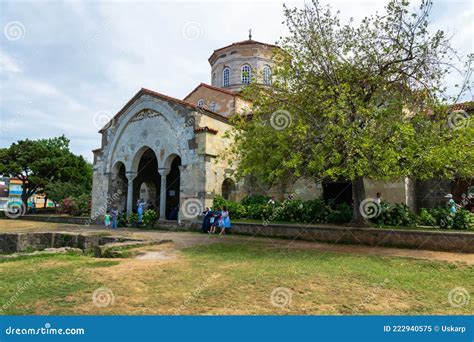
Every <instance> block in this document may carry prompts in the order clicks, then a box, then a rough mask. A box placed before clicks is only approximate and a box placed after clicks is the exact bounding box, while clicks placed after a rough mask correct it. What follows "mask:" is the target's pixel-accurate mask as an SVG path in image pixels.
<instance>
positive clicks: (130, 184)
mask: <svg viewBox="0 0 474 342" xmlns="http://www.w3.org/2000/svg"><path fill="white" fill-rule="evenodd" d="M137 174H138V173H137V172H133V171H127V172H125V176H126V177H127V179H128V189H127V215H129V214H130V213H131V212H132V207H133V180H134V179H135V177H137Z"/></svg>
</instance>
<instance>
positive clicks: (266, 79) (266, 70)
mask: <svg viewBox="0 0 474 342" xmlns="http://www.w3.org/2000/svg"><path fill="white" fill-rule="evenodd" d="M263 84H265V85H272V69H271V68H270V67H269V66H268V65H265V66H264V67H263Z"/></svg>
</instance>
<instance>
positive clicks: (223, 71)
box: [209, 36, 278, 92]
mask: <svg viewBox="0 0 474 342" xmlns="http://www.w3.org/2000/svg"><path fill="white" fill-rule="evenodd" d="M249 38H251V36H250V37H249ZM275 48H278V47H277V46H276V45H272V44H267V43H262V42H258V41H255V40H252V39H248V40H244V41H241V42H236V43H233V44H230V45H227V46H224V47H222V48H220V49H217V50H214V52H213V53H212V55H211V56H210V57H209V64H210V65H211V84H212V85H213V86H214V87H219V88H223V89H226V90H230V91H234V92H239V91H240V90H241V89H242V87H243V86H245V85H246V84H248V83H250V82H251V81H254V80H257V81H258V82H260V83H264V84H268V85H270V84H271V75H272V68H273V67H274V64H275V63H274V62H273V60H272V56H273V53H274V49H275Z"/></svg>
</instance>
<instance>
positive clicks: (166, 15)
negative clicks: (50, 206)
mask: <svg viewBox="0 0 474 342" xmlns="http://www.w3.org/2000/svg"><path fill="white" fill-rule="evenodd" d="M434 2H435V3H434V6H433V12H432V19H431V25H432V28H434V29H442V30H445V31H447V32H448V34H449V35H452V39H451V42H452V46H453V47H454V48H456V49H458V50H459V51H460V52H461V53H463V54H467V53H472V52H473V51H474V49H473V47H474V24H472V23H474V1H472V0H462V1H448V0H435V1H434ZM285 3H286V4H287V6H289V7H300V6H302V5H303V4H304V2H303V1H296V2H295V1H293V2H285ZM323 3H327V2H324V1H323ZM330 4H331V6H332V7H333V8H334V9H335V10H340V11H341V17H342V19H345V20H348V19H349V18H350V17H353V18H354V19H355V20H356V21H357V20H360V19H361V18H363V17H364V16H366V15H370V14H372V13H375V11H379V12H380V11H383V6H384V4H385V1H380V0H373V1H369V0H364V1H357V0H354V1H348V0H346V1H334V0H333V1H330ZM283 19H284V18H283V2H281V1H270V0H268V1H250V0H248V1H245V0H244V1H219V0H215V1H211V2H202V1H172V2H164V1H5V0H0V29H1V31H0V147H8V146H10V145H11V144H12V143H13V142H15V141H17V140H19V139H26V138H29V139H38V138H49V137H54V136H60V135H62V134H64V135H66V137H68V138H69V139H70V140H71V143H70V147H71V150H72V151H73V152H74V153H76V154H81V155H83V156H84V157H85V158H86V159H87V160H89V161H92V158H93V157H92V152H91V150H92V149H95V148H98V147H100V142H101V136H100V134H99V133H98V130H99V129H100V128H101V127H102V126H103V125H104V124H105V123H106V122H107V121H108V120H109V119H110V118H111V117H112V116H113V115H114V114H115V113H117V112H118V111H119V110H120V109H121V108H122V107H123V106H124V104H125V103H127V101H128V100H129V99H130V98H132V97H133V96H134V95H135V93H136V92H137V91H138V90H140V88H142V87H143V88H148V89H152V90H155V91H158V92H160V93H164V94H166V95H169V96H172V97H176V98H180V99H182V98H184V97H185V96H186V95H187V94H188V93H189V92H190V91H191V90H192V89H194V87H195V86H196V85H197V84H199V83H201V82H205V83H210V66H209V63H208V61H207V59H208V58H209V56H210V55H211V53H212V52H213V51H214V50H215V49H218V48H220V47H223V46H226V45H228V44H231V43H233V42H236V41H241V40H245V39H247V38H248V30H249V28H252V36H253V39H254V40H258V41H262V42H267V43H275V42H277V41H278V40H279V38H280V37H281V36H284V35H285V34H286V32H287V31H286V29H285V26H284V25H283V24H282V21H283ZM456 77H458V76H457V75H454V76H451V77H450V78H449V79H448V80H447V84H448V86H450V87H452V86H453V85H454V83H456V82H457V78H456ZM471 98H472V94H466V95H465V96H464V98H463V100H471Z"/></svg>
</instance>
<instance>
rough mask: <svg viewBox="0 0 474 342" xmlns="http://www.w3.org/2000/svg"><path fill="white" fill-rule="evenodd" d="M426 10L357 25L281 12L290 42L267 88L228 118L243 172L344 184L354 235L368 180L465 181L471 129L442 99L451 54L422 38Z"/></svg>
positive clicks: (402, 6) (312, 13) (426, 34)
mask: <svg viewBox="0 0 474 342" xmlns="http://www.w3.org/2000/svg"><path fill="white" fill-rule="evenodd" d="M431 5H432V4H431V2H427V1H423V2H422V3H421V5H420V6H419V7H418V8H416V9H412V8H411V7H410V5H409V4H408V2H405V1H390V2H389V3H388V5H387V6H386V13H383V14H375V15H373V16H370V17H366V18H365V19H363V20H362V21H361V22H360V23H359V24H355V23H354V22H353V21H350V22H348V23H347V24H341V22H340V20H339V18H338V14H333V13H332V12H331V9H330V8H329V7H327V6H322V5H321V4H320V3H319V2H318V1H313V3H312V5H309V6H306V7H305V8H303V9H289V8H286V7H285V16H286V24H287V26H288V29H289V35H288V36H287V37H286V38H283V39H282V42H281V43H282V44H281V46H282V49H281V50H279V49H276V50H275V55H276V60H277V68H276V70H275V71H274V82H273V85H272V87H268V86H263V85H261V84H258V83H257V82H254V83H253V84H252V85H250V86H249V87H247V89H245V90H244V94H246V96H247V97H248V98H249V99H250V100H252V101H253V104H254V106H253V112H252V114H251V115H250V116H236V117H235V118H234V122H235V124H236V130H235V131H234V133H233V134H234V138H235V141H236V143H235V144H234V146H233V152H234V153H235V154H236V155H237V157H238V158H237V159H238V160H239V174H240V175H242V176H243V175H253V176H256V177H257V178H258V179H260V181H263V182H266V183H275V182H282V181H288V180H294V179H295V178H298V177H302V176H304V177H310V178H316V179H319V180H325V179H333V180H335V179H346V180H350V181H351V182H352V187H353V200H354V220H353V224H361V225H364V224H366V221H365V219H364V217H363V215H361V214H362V213H361V212H360V210H359V205H360V203H361V202H362V201H363V200H364V199H365V197H366V194H365V189H364V182H363V177H369V178H373V179H380V180H390V179H396V178H399V177H403V176H409V177H412V178H416V179H426V178H430V177H435V176H436V177H448V178H453V177H469V176H472V172H473V170H474V154H473V153H474V149H473V148H472V147H473V140H474V139H473V137H474V136H473V124H472V120H469V116H468V115H467V114H465V113H449V107H448V106H447V105H446V104H447V103H448V102H449V101H452V100H453V99H448V98H447V97H445V96H444V95H443V94H444V93H445V83H444V79H445V76H446V74H447V73H449V72H450V70H452V67H453V65H452V62H453V60H454V58H457V55H456V51H454V50H453V49H452V48H451V46H450V44H449V39H448V38H447V37H446V36H445V34H444V33H443V32H442V31H436V32H433V33H432V32H431V31H430V30H429V29H428V23H429V14H430V10H431ZM470 60H472V56H471V57H470V58H468V61H470ZM466 66H467V67H468V68H467V70H468V71H467V75H468V76H469V75H470V72H471V68H470V64H467V65H466ZM467 82H468V77H466V79H465V80H464V83H463V84H466V83H467ZM463 89H464V90H465V87H464V86H463ZM249 118H251V119H250V120H249Z"/></svg>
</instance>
